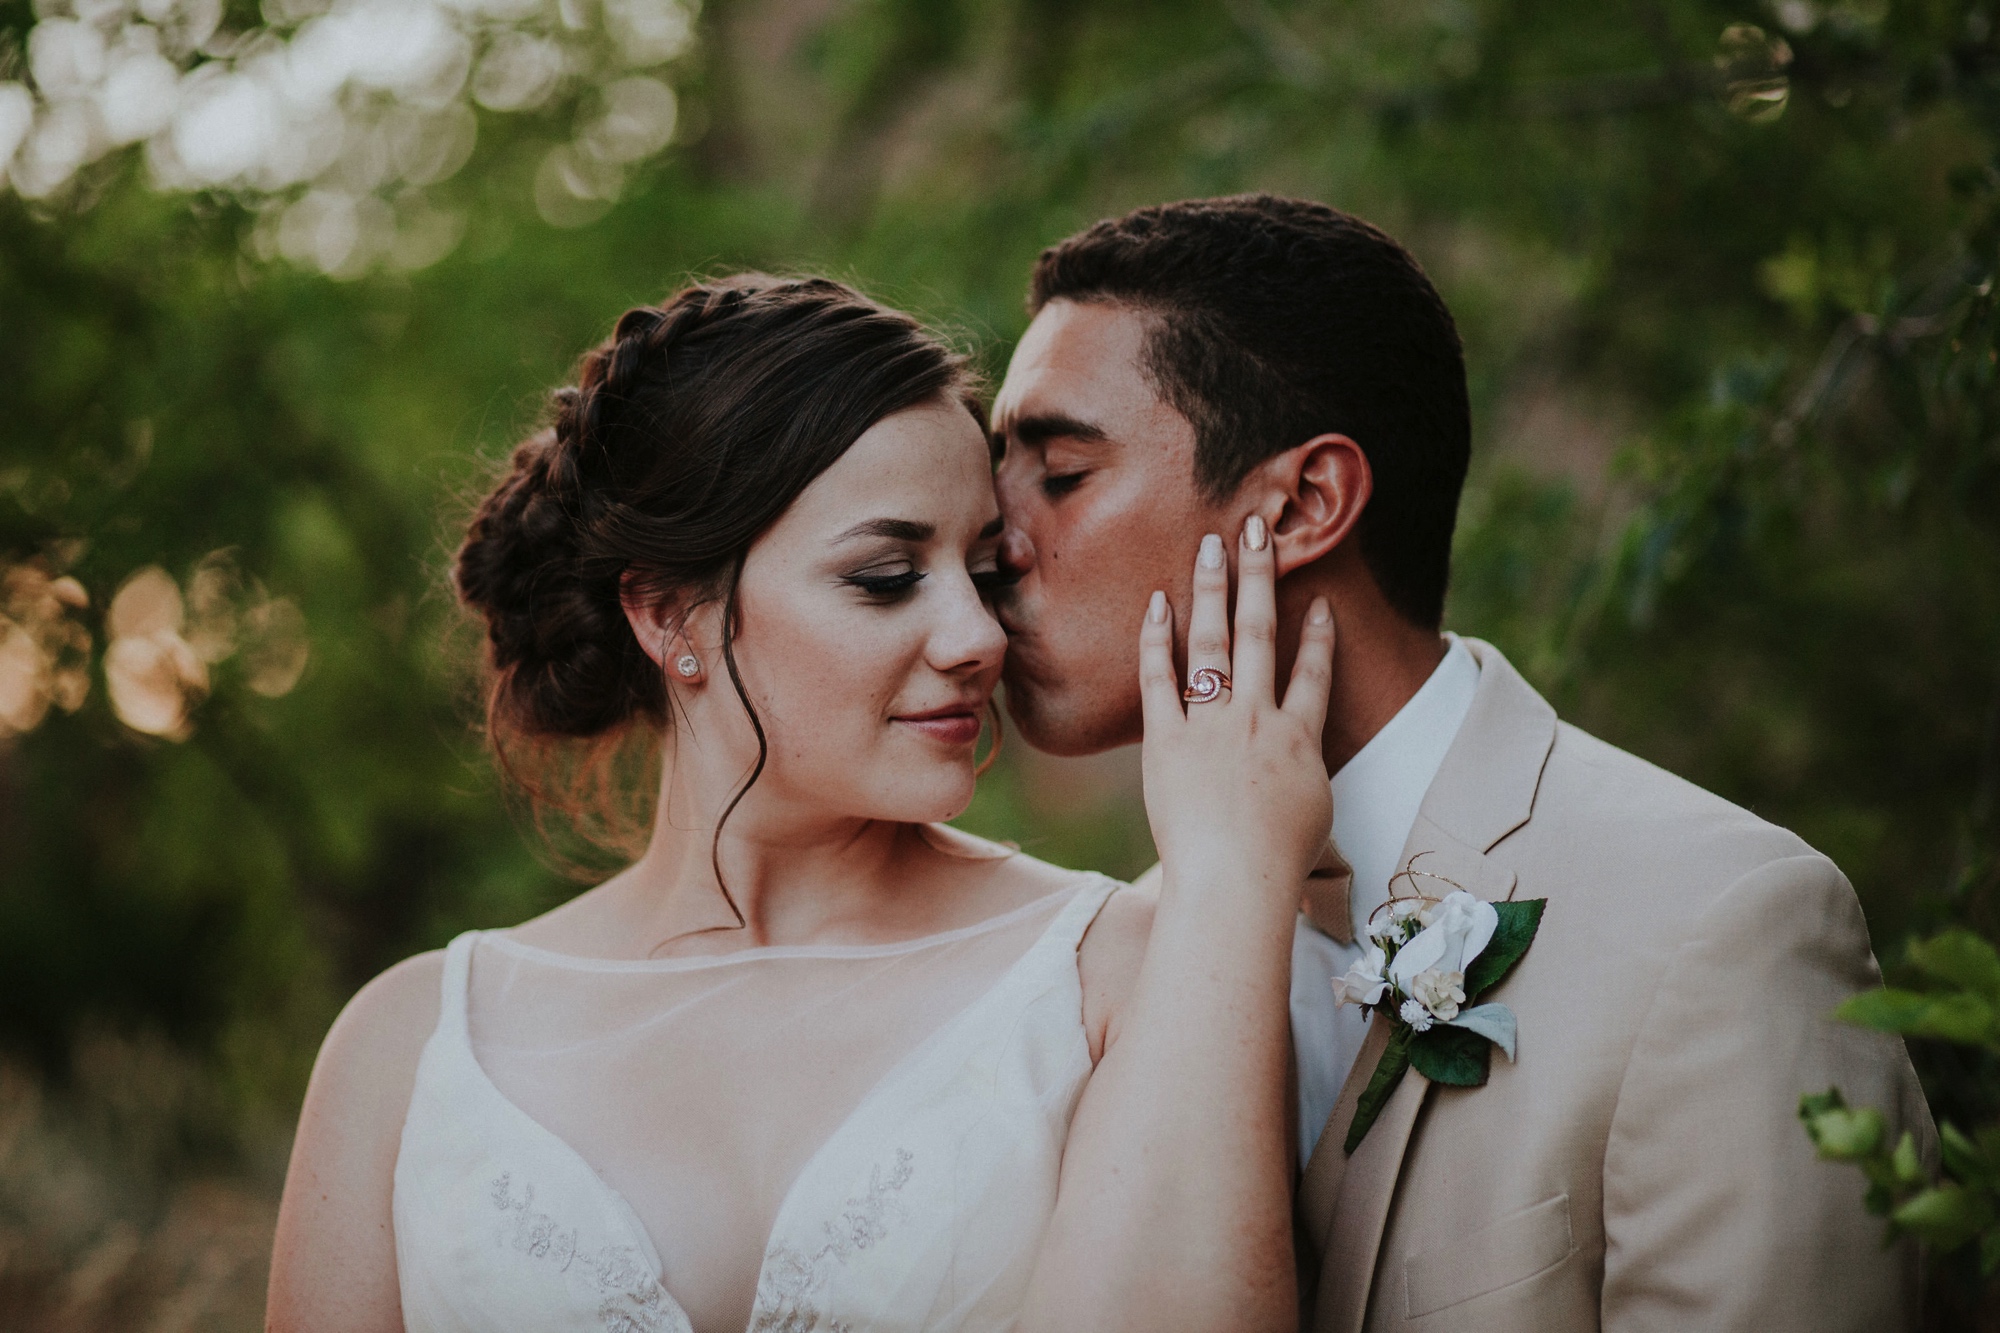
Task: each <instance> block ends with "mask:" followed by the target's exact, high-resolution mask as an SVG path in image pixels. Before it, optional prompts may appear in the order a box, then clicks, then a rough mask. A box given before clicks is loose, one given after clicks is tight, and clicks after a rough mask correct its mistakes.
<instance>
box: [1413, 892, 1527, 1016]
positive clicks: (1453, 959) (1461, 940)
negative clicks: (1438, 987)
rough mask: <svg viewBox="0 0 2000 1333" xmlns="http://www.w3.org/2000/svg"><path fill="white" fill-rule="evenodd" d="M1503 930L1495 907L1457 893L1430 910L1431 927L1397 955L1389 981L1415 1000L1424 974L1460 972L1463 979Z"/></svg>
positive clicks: (1468, 895)
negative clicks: (1419, 977) (1498, 931)
mask: <svg viewBox="0 0 2000 1333" xmlns="http://www.w3.org/2000/svg"><path fill="white" fill-rule="evenodd" d="M1499 926H1500V914H1499V913H1498V912H1496V911H1494V910H1493V904H1492V903H1487V902H1481V901H1480V900H1479V899H1477V898H1475V897H1473V896H1472V895H1471V894H1469V893H1467V892H1466V891H1465V890H1463V889H1455V890H1453V891H1452V892H1451V893H1449V894H1447V895H1446V896H1445V898H1444V899H1443V901H1441V902H1439V903H1438V904H1437V905H1436V906H1435V907H1433V908H1431V909H1430V924H1429V925H1427V926H1425V927H1424V928H1423V929H1422V930H1421V931H1419V932H1417V936H1416V938H1415V939H1412V940H1411V941H1410V942H1409V943H1408V944H1405V945H1404V946H1403V947H1402V948H1401V949H1398V950H1397V951H1396V957H1395V959H1394V961H1392V962H1391V963H1390V964H1389V977H1388V979H1389V981H1390V982H1391V983H1392V984H1393V985H1394V986H1395V987H1396V989H1397V990H1399V991H1401V992H1402V993H1403V994H1405V995H1410V996H1414V995H1415V994H1416V993H1417V992H1416V983H1417V977H1418V976H1419V975H1421V974H1422V973H1425V972H1429V971H1432V970H1433V969H1435V970H1436V971H1438V972H1440V973H1443V972H1456V973H1458V974H1459V976H1460V977H1461V978H1463V977H1464V975H1465V973H1466V971H1467V969H1469V968H1470V967H1471V966H1472V962H1473V960H1474V959H1475V958H1477V957H1479V955H1480V954H1482V953H1484V952H1485V950H1486V946H1487V945H1488V944H1490V943H1492V942H1493V932H1494V931H1495V930H1497V929H1498V928H1499Z"/></svg>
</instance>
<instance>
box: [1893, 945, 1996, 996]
mask: <svg viewBox="0 0 2000 1333" xmlns="http://www.w3.org/2000/svg"><path fill="white" fill-rule="evenodd" d="M1909 959H1910V965H1911V966H1912V967H1914V968H1916V969H1917V970H1918V971H1920V972H1923V973H1924V974H1925V975H1926V976H1931V977H1935V978H1937V979H1938V980H1939V981H1948V982H1950V983H1952V984H1953V985H1955V986H1963V987H1964V988H1965V989H1966V990H1969V991H1974V992H1976V993H1977V994H1979V995H1981V996H1983V997H1985V998H1986V999H1987V1000H1990V1001H1992V1002H1993V1003H1995V1004H2000V951H1996V950H1995V949H1994V947H1993V946H1992V945H1991V944H1988V943H1987V942H1986V941H1985V940H1982V939H1980V938H1979V937H1978V936H1977V935H1975V934H1973V933H1972V932H1971V931H1969V930H1947V931H1945V932H1944V933H1943V934H1941V935H1936V936H1933V937H1932V938H1930V939H1927V940H1912V941H1911V942H1910V951H1909Z"/></svg>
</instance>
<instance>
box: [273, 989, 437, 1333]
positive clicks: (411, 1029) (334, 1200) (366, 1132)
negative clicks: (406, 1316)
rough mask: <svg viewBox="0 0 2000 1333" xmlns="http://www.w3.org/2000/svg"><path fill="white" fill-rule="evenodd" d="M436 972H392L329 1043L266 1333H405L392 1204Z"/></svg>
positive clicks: (297, 1149) (291, 1190)
mask: <svg viewBox="0 0 2000 1333" xmlns="http://www.w3.org/2000/svg"><path fill="white" fill-rule="evenodd" d="M442 972H443V955H442V954H438V953H427V954H420V955H418V956H417V957H415V958H410V959H406V960H405V961H403V962H401V963H398V964H396V966H394V967H392V968H390V969H389V970H388V971H387V972H384V973H383V974H382V975H381V976H379V977H377V978H375V980H373V981H371V982H369V983H368V984H367V985H366V986H364V987H362V989H361V991H360V992H359V993H358V994H357V995H355V997H354V998H353V999H352V1000H350V1001H349V1002H348V1004H347V1007H346V1008H345V1009H343V1010H341V1013H340V1017H339V1018H337V1019H335V1020H334V1024H333V1028H332V1030H331V1031H329V1032H328V1033H327V1034H326V1042H325V1044H324V1045H322V1046H321V1047H320V1050H319V1059H318V1060H316V1061H314V1063H313V1072H312V1081H311V1083H309V1084H308V1085H307V1087H306V1101H305V1106H304V1108H303V1109H302V1110H301V1111H300V1112H299V1130H298V1137H297V1138H295V1139H294V1140H293V1141H292V1161H291V1166H290V1168H289V1169H288V1170H287V1171H286V1173H285V1197H284V1201H283V1202H282V1203H281V1204H279V1206H278V1234H277V1239H276V1242H275V1244H274V1245H273V1247H272V1252H271V1286H270V1293H269V1296H268V1298H267V1301H266V1304H265V1313H264V1327H265V1328H266V1329H267V1330H270V1331H271V1333H295V1331H296V1333H308V1331H309V1333H402V1330H403V1305H402V1297H401V1293H400V1291H399V1290H398V1288H397V1285H396V1235H395V1229H394V1226H393V1223H392V1222H391V1219H390V1200H391V1196H392V1194H393V1192H394V1188H395V1174H396V1149H397V1147H398V1145H399V1144H400V1142H401V1140H402V1135H403V1117H404V1115H405V1113H406V1112H407V1111H408V1110H409V1106H410V1090H411V1088H412V1087H413V1086H414V1085H415V1082H416V1076H417V1060H418V1057H419V1056H421V1055H422V1053H423V1048H424V1043H425V1042H426V1041H428V1040H429V1039H430V1034H431V1029H433V1028H435V1027H436V1026H437V1018H438V984H439V979H440V977H441V976H442Z"/></svg>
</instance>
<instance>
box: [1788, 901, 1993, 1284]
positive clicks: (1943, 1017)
mask: <svg viewBox="0 0 2000 1333" xmlns="http://www.w3.org/2000/svg"><path fill="white" fill-rule="evenodd" d="M1908 967H1909V970H1910V971H1912V972H1914V973H1915V974H1917V975H1918V976H1920V977H1922V978H1923V979H1924V981H1925V982H1926V983H1927V985H1926V987H1925V989H1923V990H1921V991H1918V990H1904V989H1901V988H1898V987H1892V986H1883V987H1880V988H1878V989H1876V990H1872V991H1867V992H1865V993H1863V994H1861V995H1857V996H1855V997H1854V998H1853V999H1851V1000H1849V1001H1847V1002H1846V1003H1845V1004H1843V1005H1842V1006H1841V1007H1840V1016H1841V1017H1842V1018H1844V1019H1846V1020H1847V1021H1848V1022H1850V1023H1856V1024H1859V1025H1861V1026H1863V1027H1870V1028H1874V1029H1876V1030H1877V1031H1881V1032H1893V1033H1896V1034H1897V1035H1899V1036H1903V1037H1924V1038H1930V1039H1934V1040H1938V1041H1945V1042H1950V1043H1952V1044H1954V1045H1958V1046H1966V1047H1971V1048H1972V1049H1973V1050H1975V1051H1977V1052H1980V1053H1982V1054H1984V1055H1985V1056H1987V1057H1989V1058H1990V1057H1992V1056H1995V1055H2000V953H1996V952H1995V951H1994V948H1993V946H1992V945H1991V944H1988V943H1987V942H1986V941H1985V940H1983V939H1981V938H1979V937H1978V936H1977V935H1974V934H1972V933H1971V932H1970V931H1966V930H1947V931H1945V932H1943V933H1942V934H1939V935H1937V936H1934V937H1932V938H1931V939H1928V940H1917V941H1912V942H1911V944H1910V946H1909V951H1908ZM1799 1118H1800V1119H1801V1120H1803V1121H1804V1122H1805V1126H1806V1132H1807V1133H1808V1134H1810V1135H1811V1136H1812V1140H1813V1143H1814V1144H1815V1145H1816V1146H1817V1147H1818V1149H1819V1153H1820V1156H1822V1157H1824V1158H1826V1159H1827V1160H1828V1161H1834V1162H1851V1163H1853V1164H1854V1165H1856V1166H1858V1167H1860V1168H1861V1171H1862V1174H1863V1175H1864V1176H1865V1177H1866V1178H1867V1180H1868V1194H1867V1203H1868V1210H1869V1211H1870V1212H1872V1213H1875V1214H1878V1215H1880V1216H1883V1217H1886V1218H1888V1219H1889V1225H1888V1236H1889V1238H1890V1239H1892V1240H1893V1239H1895V1238H1896V1237H1898V1236H1901V1235H1905V1234H1908V1235H1912V1236H1915V1237H1917V1238H1918V1239H1919V1240H1922V1241H1924V1242H1925V1243H1927V1244H1929V1245H1931V1246H1933V1247H1935V1248H1936V1249H1937V1250H1938V1251H1939V1252H1941V1253H1945V1254H1951V1253H1953V1252H1956V1251H1959V1250H1971V1251H1973V1252H1974V1253H1976V1254H1977V1256H1978V1261H1979V1271H1980V1273H1981V1274H1982V1275H1985V1276H1989V1277H1990V1276H1991V1275H1993V1274H1994V1273H1996V1272H2000V1121H1995V1122H1993V1123H1989V1124H1987V1125H1985V1126H1984V1127H1983V1128H1981V1129H1979V1130H1977V1131H1976V1132H1975V1133H1973V1134H1972V1135H1971V1136H1969V1137H1968V1136H1967V1135H1966V1134H1965V1133H1964V1132H1963V1131H1961V1130H1960V1129H1959V1128H1958V1127H1957V1126H1956V1125H1954V1124H1952V1122H1951V1121H1949V1120H1946V1121H1943V1122H1942V1123H1940V1124H1939V1125H1938V1139H1939V1149H1940V1156H1941V1157H1942V1158H1943V1163H1942V1164H1943V1168H1944V1173H1943V1176H1942V1178H1940V1179H1936V1180H1933V1179H1932V1177H1931V1174H1930V1172H1929V1171H1928V1170H1927V1169H1926V1167H1925V1164H1924V1163H1923V1162H1922V1161H1921V1160H1920V1159H1919V1156H1918V1152H1917V1145H1916V1141H1915V1139H1914V1137H1913V1136H1912V1135H1911V1134H1910V1132H1909V1131H1908V1130H1905V1131H1903V1133H1902V1135H1901V1136H1900V1137H1899V1138H1897V1139H1896V1141H1895V1142H1894V1144H1893V1145H1892V1144H1891V1143H1890V1141H1889V1134H1888V1124H1887V1122H1886V1121H1885V1120H1884V1118H1883V1116H1882V1113H1881V1112H1880V1111H1878V1110H1876V1109H1875V1108H1873V1107H1864V1108H1862V1109H1860V1110H1853V1109H1850V1108H1849V1107H1848V1105H1847V1102H1846V1099H1845V1098H1843V1097H1842V1096H1841V1095H1840V1091H1839V1089H1837V1088H1830V1089H1828V1090H1827V1091H1825V1092H1823V1093H1817V1094H1808V1095H1807V1096H1806V1097H1804V1098H1802V1099H1801V1100H1800V1102H1799Z"/></svg>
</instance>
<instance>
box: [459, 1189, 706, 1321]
mask: <svg viewBox="0 0 2000 1333" xmlns="http://www.w3.org/2000/svg"><path fill="white" fill-rule="evenodd" d="M513 1186H514V1174H513V1172H511V1171H507V1172H502V1173H501V1174H500V1176H499V1177H498V1178H497V1179H495V1180H494V1182H493V1186H492V1189H493V1206H494V1207H495V1208H497V1209H499V1210H500V1212H501V1214H502V1216H503V1217H504V1218H505V1220H504V1221H503V1222H502V1223H501V1228H500V1239H501V1241H502V1243H504V1244H506V1245H508V1246H510V1247H512V1248H513V1249H515V1250H518V1251H520V1252H521V1253H522V1254H525V1255H527V1256H528V1257H529V1258H530V1259H546V1260H549V1261H550V1262H552V1263H554V1264H555V1266H556V1271H557V1272H563V1273H566V1272H568V1271H569V1270H570V1269H571V1268H576V1269H579V1270H580V1271H582V1272H583V1273H584V1274H585V1275H586V1276H588V1277H589V1279H590V1283H591V1285H592V1286H594V1287H595V1288H597V1292H598V1296H599V1298H600V1299H599V1302H598V1306H597V1318H598V1320H599V1322H601V1323H602V1324H603V1325H604V1328H605V1333H690V1330H689V1328H688V1323H687V1317H686V1316H685V1315H683V1314H682V1313H681V1312H680V1308H679V1307H678V1306H676V1305H674V1304H673V1303H672V1302H671V1301H669V1300H668V1299H667V1294H666V1292H665V1290H663V1289H662V1288H661V1286H660V1284H659V1282H658V1281H657V1280H655V1278H654V1277H653V1272H652V1268H651V1267H650V1266H649V1265H648V1264H647V1263H646V1261H645V1259H644V1257H642V1256H641V1255H640V1253H639V1251H638V1249H637V1248H635V1247H633V1246H630V1245H607V1246H604V1247H602V1248H600V1249H596V1250H585V1249H580V1248H578V1246H577V1243H576V1239H577V1233H576V1229H575V1228H574V1227H571V1228H570V1229H569V1230H567V1231H565V1230H564V1229H563V1227H562V1224H561V1223H559V1222H557V1221H556V1219H555V1218H553V1217H551V1216H549V1215H548V1214H547V1213H544V1212H541V1211H539V1210H537V1209H536V1207H535V1187H534V1186H533V1185H526V1186H523V1187H522V1192H521V1193H520V1194H519V1195H516V1194H515V1193H514V1192H513Z"/></svg>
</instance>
